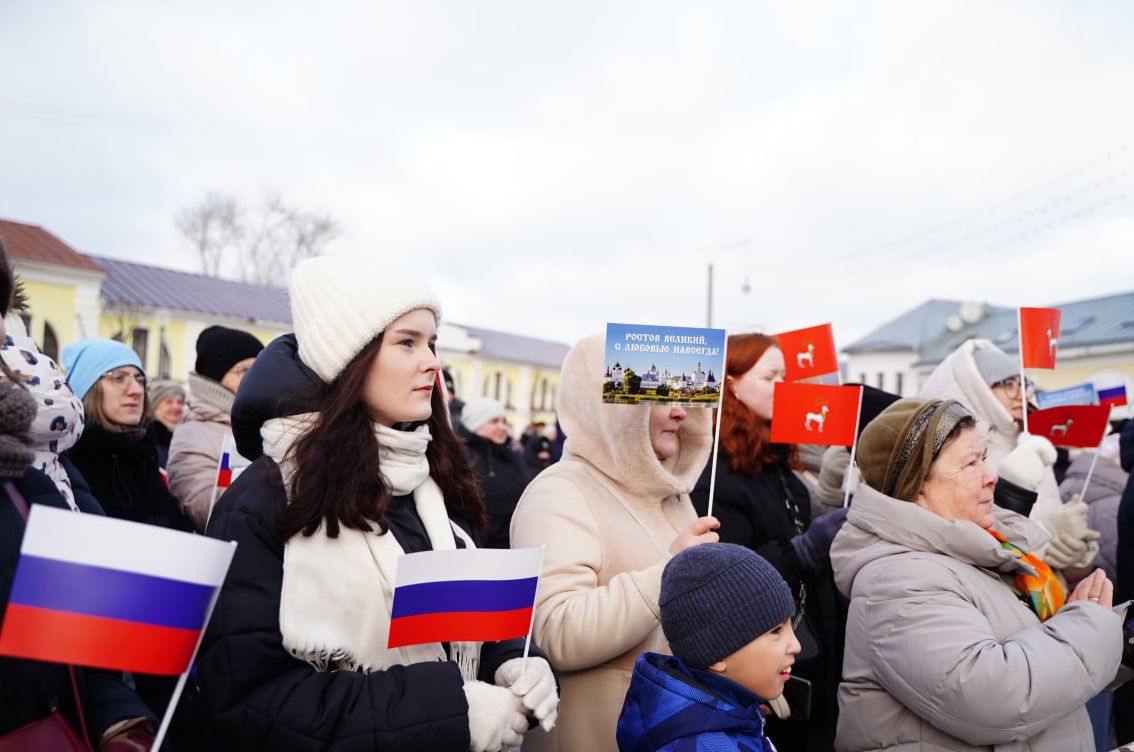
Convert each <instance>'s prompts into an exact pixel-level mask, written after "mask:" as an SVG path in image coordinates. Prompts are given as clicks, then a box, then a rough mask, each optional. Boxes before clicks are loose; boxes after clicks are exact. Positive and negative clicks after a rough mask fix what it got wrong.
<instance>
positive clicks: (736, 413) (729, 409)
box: [720, 334, 803, 475]
mask: <svg viewBox="0 0 1134 752" xmlns="http://www.w3.org/2000/svg"><path fill="white" fill-rule="evenodd" d="M779 346H780V345H779V343H778V342H776V340H775V339H774V338H773V337H769V336H768V335H766V334H734V335H733V336H731V337H729V338H728V362H727V363H725V375H726V377H725V384H724V390H723V392H722V393H721V418H720V420H723V421H724V422H723V423H721V448H722V449H724V450H725V451H726V452H728V456H729V467H730V468H731V469H732V471H733V472H740V473H745V474H747V475H759V474H760V473H761V472H762V471H763V469H764V466H765V465H772V464H776V463H784V464H785V465H787V467H789V468H791V469H793V470H800V469H802V468H803V463H802V462H801V461H800V459H799V447H797V446H795V445H794V444H773V443H772V426H771V424H770V423H769V422H768V421H766V420H764V419H763V418H761V417H760V416H759V415H757V414H756V413H754V412H752V411H751V410H749V409H748V406H747V405H745V404H744V403H743V402H741V401H740V400H739V399H737V398H736V394H735V393H734V392H733V390H732V384H731V382H730V380H729V378H728V377H730V376H731V377H732V378H734V379H737V378H740V377H741V376H743V375H744V374H746V373H748V371H750V370H751V369H752V366H754V365H756V361H758V360H760V358H761V356H763V354H764V353H765V352H766V351H767V350H768V348H769V347H779Z"/></svg>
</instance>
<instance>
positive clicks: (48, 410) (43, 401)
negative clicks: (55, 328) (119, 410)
mask: <svg viewBox="0 0 1134 752" xmlns="http://www.w3.org/2000/svg"><path fill="white" fill-rule="evenodd" d="M0 358H3V360H4V362H5V363H6V364H7V365H8V367H9V368H10V369H11V370H12V371H13V372H14V373H15V375H16V376H17V377H19V378H20V379H21V380H22V381H23V382H24V385H25V386H27V388H28V391H29V392H31V395H32V396H33V397H34V398H35V401H36V405H37V407H38V410H37V411H36V416H35V421H34V422H33V423H32V426H31V439H32V449H33V450H34V451H35V459H34V460H33V461H32V467H35V468H36V469H39V470H42V471H43V472H44V473H46V474H47V476H48V477H49V478H51V480H52V481H53V482H54V483H55V487H56V488H58V489H59V493H60V494H62V496H63V498H64V500H66V502H67V503H68V504H69V505H70V506H71V508H72V509H77V508H78V507H77V505H76V504H75V494H74V493H73V492H72V491H71V479H70V478H68V477H67V471H66V469H64V467H63V464H62V463H61V462H60V461H59V455H61V454H62V453H63V452H65V451H67V450H68V449H70V448H71V447H72V446H74V445H75V442H77V441H78V440H79V436H81V435H82V433H83V423H84V415H83V403H82V402H81V401H80V400H79V398H78V397H76V396H75V393H74V392H73V391H71V387H70V386H68V385H67V378H66V377H65V376H64V375H63V371H62V370H60V368H59V366H57V365H56V364H55V361H54V360H52V359H51V358H49V357H47V356H46V355H44V354H43V353H41V352H40V351H39V348H38V347H36V345H35V342H33V341H32V340H31V339H29V338H26V337H18V336H13V335H8V337H7V339H6V340H5V344H4V346H3V347H0Z"/></svg>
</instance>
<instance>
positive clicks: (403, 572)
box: [387, 548, 543, 648]
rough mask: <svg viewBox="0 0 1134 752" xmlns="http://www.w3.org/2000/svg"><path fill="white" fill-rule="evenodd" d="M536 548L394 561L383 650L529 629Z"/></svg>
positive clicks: (425, 554) (539, 553)
mask: <svg viewBox="0 0 1134 752" xmlns="http://www.w3.org/2000/svg"><path fill="white" fill-rule="evenodd" d="M542 563H543V549H542V548H513V549H493V548H473V549H459V550H455V551H422V552H420V553H416V554H406V555H405V556H403V557H402V558H401V559H399V560H398V573H397V575H396V577H395V580H394V603H393V606H392V608H391V612H390V638H389V641H388V643H387V647H390V648H398V647H402V646H403V645H418V644H421V643H425V642H489V641H495V640H508V639H511V638H513V637H524V636H525V635H528V634H529V633H530V631H531V625H532V615H533V610H534V607H535V595H536V586H537V585H538V584H539V571H540V567H541V566H542Z"/></svg>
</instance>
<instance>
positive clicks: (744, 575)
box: [658, 543, 795, 669]
mask: <svg viewBox="0 0 1134 752" xmlns="http://www.w3.org/2000/svg"><path fill="white" fill-rule="evenodd" d="M658 606H659V607H660V608H661V624H662V631H663V632H664V633H665V638H666V640H668V641H669V647H670V650H672V651H673V654H674V655H675V656H677V657H678V658H680V659H681V660H683V661H685V662H686V663H687V664H689V665H690V666H692V667H693V668H700V669H704V668H708V667H709V666H711V665H712V664H714V663H716V662H717V661H719V660H721V659H723V658H726V657H728V656H730V655H732V654H733V653H735V652H736V651H737V650H739V649H740V648H742V647H744V646H745V645H747V644H748V643H750V642H752V641H753V640H755V639H756V638H757V637H759V636H760V635H762V634H764V633H765V632H767V631H769V630H770V629H773V628H774V627H776V626H777V625H779V624H782V623H783V621H784V619H790V618H792V617H794V616H795V599H794V598H792V594H791V589H790V588H789V587H788V584H787V583H786V582H784V578H783V577H781V576H780V573H779V572H777V571H776V568H775V567H773V566H772V565H771V564H769V563H768V562H767V560H766V559H764V558H763V557H761V556H760V555H759V554H757V553H756V552H754V551H752V550H750V549H747V548H745V547H744V546H738V545H736V544H735V543H702V544H701V545H699V546H693V547H692V548H687V549H685V550H684V551H682V552H681V553H679V554H678V555H677V556H674V557H673V558H672V559H671V560H670V562H669V564H667V565H666V567H665V570H664V571H663V572H662V581H661V596H660V598H659V599H658Z"/></svg>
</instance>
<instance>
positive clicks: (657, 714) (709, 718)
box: [617, 653, 775, 752]
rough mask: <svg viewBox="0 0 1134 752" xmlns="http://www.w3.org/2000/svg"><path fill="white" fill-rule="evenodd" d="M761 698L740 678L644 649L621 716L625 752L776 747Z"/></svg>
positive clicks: (759, 751) (767, 751)
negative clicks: (767, 728)
mask: <svg viewBox="0 0 1134 752" xmlns="http://www.w3.org/2000/svg"><path fill="white" fill-rule="evenodd" d="M761 702H763V701H762V700H761V699H760V698H759V697H757V696H756V695H755V694H753V693H752V692H749V691H748V690H747V689H745V688H744V687H742V686H740V685H739V684H737V683H736V682H734V681H732V680H730V679H726V678H724V677H722V676H717V675H716V674H713V673H711V672H709V671H700V670H698V669H694V668H690V667H689V666H687V665H685V664H684V663H682V662H681V660H680V659H678V658H675V657H673V656H671V655H659V654H658V653H643V654H641V655H639V656H638V660H637V661H635V663H634V675H633V677H632V678H631V679H630V689H629V690H628V691H627V693H626V702H625V703H624V704H623V706H622V715H621V716H619V718H618V737H617V738H618V748H619V749H620V750H622V752H694V751H697V752H710V751H711V752H717V750H720V751H721V752H725V751H726V750H737V751H738V752H775V747H773V746H772V743H771V742H770V741H768V739H767V737H765V736H764V714H763V713H762V712H761V711H760V703H761Z"/></svg>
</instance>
